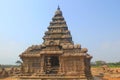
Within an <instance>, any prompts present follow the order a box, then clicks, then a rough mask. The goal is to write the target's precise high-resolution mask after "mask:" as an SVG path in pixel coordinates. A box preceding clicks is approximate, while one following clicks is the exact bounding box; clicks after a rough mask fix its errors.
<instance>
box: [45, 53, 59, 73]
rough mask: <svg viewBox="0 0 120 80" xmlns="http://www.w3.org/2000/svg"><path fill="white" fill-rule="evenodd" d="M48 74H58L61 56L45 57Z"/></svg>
mask: <svg viewBox="0 0 120 80" xmlns="http://www.w3.org/2000/svg"><path fill="white" fill-rule="evenodd" d="M45 68H46V71H45V72H46V74H57V73H58V70H59V56H56V55H52V56H46V57H45Z"/></svg>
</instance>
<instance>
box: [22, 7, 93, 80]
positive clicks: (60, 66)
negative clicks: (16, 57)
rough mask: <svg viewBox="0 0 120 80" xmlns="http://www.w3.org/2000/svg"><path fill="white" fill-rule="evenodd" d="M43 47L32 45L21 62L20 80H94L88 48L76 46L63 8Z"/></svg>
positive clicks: (53, 19)
mask: <svg viewBox="0 0 120 80" xmlns="http://www.w3.org/2000/svg"><path fill="white" fill-rule="evenodd" d="M43 40H44V42H43V43H42V44H41V45H32V46H31V47H29V48H28V49H27V50H25V51H24V52H23V53H22V54H21V55H20V58H21V59H22V61H23V63H22V65H21V70H22V75H21V76H20V78H24V79H26V78H28V79H29V78H30V79H32V78H33V79H41V80H48V79H49V80H92V79H93V77H92V75H91V71H90V60H91V58H92V56H90V55H89V54H88V53H87V52H88V50H87V48H81V45H80V44H76V45H75V44H74V42H73V41H72V36H71V33H70V31H69V30H68V26H67V24H66V21H65V19H64V17H63V15H62V11H61V10H60V8H59V7H58V8H57V11H56V12H55V15H54V16H53V18H52V21H51V22H50V25H49V27H48V31H46V32H45V35H44V37H43Z"/></svg>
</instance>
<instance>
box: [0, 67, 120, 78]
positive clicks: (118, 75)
mask: <svg viewBox="0 0 120 80" xmlns="http://www.w3.org/2000/svg"><path fill="white" fill-rule="evenodd" d="M116 69H117V70H120V68H119V69H118V68H112V69H111V70H112V71H113V73H110V72H109V71H108V72H105V71H104V70H103V69H102V68H92V69H91V71H92V74H93V76H96V75H100V74H103V75H104V77H103V80H120V73H115V72H114V71H116ZM0 80H19V79H17V78H14V77H9V78H5V79H0Z"/></svg>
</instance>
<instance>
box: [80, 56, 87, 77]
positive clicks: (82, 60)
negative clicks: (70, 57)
mask: <svg viewBox="0 0 120 80" xmlns="http://www.w3.org/2000/svg"><path fill="white" fill-rule="evenodd" d="M84 58H85V57H83V56H82V57H81V59H80V60H81V75H80V77H81V78H85V79H86V76H85V61H84Z"/></svg>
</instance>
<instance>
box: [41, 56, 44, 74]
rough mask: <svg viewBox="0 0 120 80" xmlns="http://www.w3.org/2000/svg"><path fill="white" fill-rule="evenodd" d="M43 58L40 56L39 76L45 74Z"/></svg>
mask: <svg viewBox="0 0 120 80" xmlns="http://www.w3.org/2000/svg"><path fill="white" fill-rule="evenodd" d="M44 58H45V56H44V55H42V56H41V68H40V73H41V74H45V71H44V63H45V61H44Z"/></svg>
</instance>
